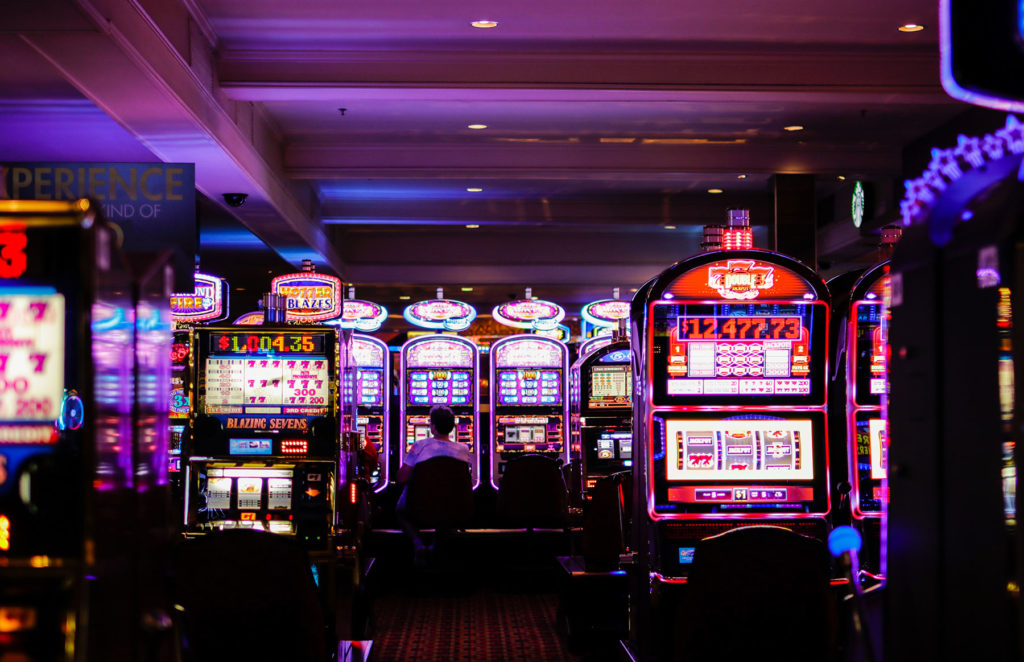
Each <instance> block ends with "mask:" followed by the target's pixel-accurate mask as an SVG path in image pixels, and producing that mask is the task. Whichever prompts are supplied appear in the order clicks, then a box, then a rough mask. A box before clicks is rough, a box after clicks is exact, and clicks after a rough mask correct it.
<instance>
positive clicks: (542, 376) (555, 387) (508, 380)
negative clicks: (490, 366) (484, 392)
mask: <svg viewBox="0 0 1024 662" xmlns="http://www.w3.org/2000/svg"><path fill="white" fill-rule="evenodd" d="M495 379H496V380H497V383H496V384H495V385H494V387H495V393H496V394H497V396H498V404H500V405H560V404H562V371H561V370H537V369H529V368H516V369H504V370H498V372H497V374H496V375H495Z"/></svg>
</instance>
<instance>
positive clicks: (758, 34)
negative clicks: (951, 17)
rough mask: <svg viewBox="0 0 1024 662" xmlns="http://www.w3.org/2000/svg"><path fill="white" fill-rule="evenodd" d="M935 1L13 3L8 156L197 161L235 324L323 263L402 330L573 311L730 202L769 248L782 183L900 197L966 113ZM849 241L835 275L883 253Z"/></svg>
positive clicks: (632, 281)
mask: <svg viewBox="0 0 1024 662" xmlns="http://www.w3.org/2000/svg"><path fill="white" fill-rule="evenodd" d="M10 1H11V0H9V2H10ZM5 4H6V3H5ZM936 4H937V3H935V2H932V1H928V0H865V1H861V2H857V3H853V2H822V1H814V2H812V1H809V0H776V1H774V2H767V1H759V0H719V1H718V2H715V3H709V2H704V1H701V0H648V1H646V2H643V3H636V2H627V1H626V0H596V1H591V2H587V3H584V2H580V1H578V0H566V1H563V2H541V1H540V0H516V1H512V0H488V2H481V1H479V0H471V1H469V2H466V1H465V0H459V1H455V0H437V1H435V2H432V3H423V2H418V1H413V0H392V1H390V2H387V3H369V4H365V5H363V4H361V3H350V2H338V1H337V0H303V1H302V2H296V1H295V0H290V1H287V2H286V1H284V0H249V1H248V2H244V3H239V2H236V1H234V0H13V5H14V6H13V9H11V10H6V9H5V11H4V25H3V26H0V60H2V61H3V62H4V63H5V66H4V67H3V68H2V69H0V159H2V160H3V161H167V162H194V163H196V186H197V189H198V190H199V191H200V193H201V194H202V196H203V200H204V202H203V204H201V205H200V221H201V230H202V233H203V234H202V236H201V241H200V253H201V254H200V259H201V262H202V263H203V266H204V268H205V269H206V270H208V271H210V272H213V273H218V272H219V273H223V274H224V275H226V276H227V277H228V278H229V279H230V280H232V282H233V284H236V286H237V287H242V288H244V289H243V290H240V291H239V292H238V293H237V294H238V296H239V297H241V299H242V301H243V303H242V304H241V305H240V306H233V307H234V308H235V309H236V310H239V312H241V309H242V308H247V307H248V306H250V305H252V300H254V298H255V293H256V292H258V291H260V288H261V287H262V288H266V287H267V282H266V281H263V282H261V281H262V279H263V278H265V277H267V275H269V274H273V273H280V272H282V271H284V270H288V269H289V268H290V266H289V265H295V264H297V263H298V262H299V261H300V260H301V259H302V258H310V259H312V260H313V261H314V262H315V263H316V264H317V265H318V268H320V269H321V270H327V271H333V272H337V273H339V274H340V275H342V277H343V278H344V279H345V280H346V281H347V282H351V283H354V284H355V285H356V287H357V296H359V297H360V298H368V299H372V300H377V301H379V302H381V303H384V304H385V305H387V306H388V307H389V308H390V309H391V310H392V311H393V312H397V311H399V310H400V308H401V306H403V305H405V303H404V301H403V300H401V299H399V297H400V296H403V295H406V296H411V297H412V298H413V300H415V299H416V298H425V297H430V296H433V295H434V292H435V288H436V287H444V288H445V291H446V294H448V295H449V296H454V297H457V298H462V299H463V300H466V301H469V302H471V303H476V304H479V305H480V307H481V308H484V309H487V308H488V307H489V306H491V305H494V304H496V303H500V302H501V301H504V300H507V299H508V298H510V297H513V296H519V295H520V294H522V292H523V288H525V287H532V289H533V293H534V294H535V295H537V296H540V297H541V298H547V299H551V300H554V301H557V302H558V303H561V304H562V305H564V306H566V307H567V308H568V309H570V311H575V310H578V309H579V306H580V305H581V304H582V303H585V302H586V301H589V300H593V299H596V298H605V297H608V296H610V295H611V292H612V288H615V287H618V288H620V290H621V292H622V294H623V296H628V292H629V290H630V289H632V288H634V287H637V286H638V285H640V284H642V283H643V282H644V281H645V280H647V278H649V277H650V276H652V275H654V274H655V273H657V272H658V271H660V270H661V269H662V268H664V267H665V266H667V265H668V264H671V263H672V262H675V261H676V260H678V259H681V258H683V257H686V256H688V255H690V254H692V253H694V252H695V251H696V250H697V244H698V243H699V241H700V228H701V227H702V226H703V225H704V224H707V223H721V222H722V221H723V220H724V218H725V210H726V209H727V208H729V207H737V206H742V207H747V208H749V209H750V210H751V216H752V221H753V223H754V225H755V229H756V233H757V238H758V241H759V242H762V245H766V246H767V245H768V242H769V231H768V224H769V222H770V221H771V217H772V214H773V197H772V181H773V175H775V174H806V175H813V176H814V177H815V180H816V183H817V186H816V191H817V197H818V198H824V197H825V196H827V195H830V194H832V193H834V192H835V191H836V190H837V187H839V186H840V184H839V183H838V182H839V179H840V178H846V179H847V180H853V179H864V180H869V181H874V182H880V183H882V184H881V185H882V186H883V187H884V186H886V185H889V184H892V183H893V182H896V181H899V180H900V178H901V175H902V168H903V164H902V151H903V149H904V147H905V146H906V145H907V144H909V143H911V142H912V141H914V140H915V139H917V138H919V137H920V136H922V135H924V134H926V133H928V132H929V131H931V130H933V129H935V128H936V127H938V126H940V125H943V124H945V123H947V122H949V121H950V120H951V119H953V118H955V117H956V116H957V115H958V114H959V113H961V112H962V111H963V110H964V106H962V105H961V104H959V103H957V102H954V101H952V100H951V99H949V98H948V97H947V96H946V95H945V94H944V92H943V91H942V89H941V87H940V85H939V80H938V52H937V51H938V48H937V37H938V35H937V25H938V20H937V6H936ZM476 19H490V20H494V21H497V22H498V25H497V27H495V28H492V29H477V28H474V27H471V26H470V22H471V21H473V20H476ZM905 23H918V24H922V25H924V26H925V29H924V30H923V31H920V32H915V33H903V32H899V31H898V30H897V29H896V28H897V27H898V26H899V25H902V24H905ZM474 124H480V125H486V128H483V129H471V128H468V127H469V125H474ZM791 125H800V126H802V127H804V128H803V129H802V130H799V131H787V130H785V127H787V126H791ZM467 189H481V190H475V191H470V190H467ZM708 189H722V191H723V192H722V193H718V194H712V193H708ZM226 192H245V193H248V195H249V199H248V201H247V202H246V204H245V206H243V207H241V208H237V209H235V208H230V207H227V206H226V205H224V204H223V202H222V199H221V195H222V194H223V193H226ZM890 211H891V210H890ZM467 226H478V227H475V228H470V227H467ZM666 226H668V229H667V228H666ZM846 243H847V245H846V246H845V247H841V248H842V249H843V250H841V251H840V249H836V248H835V247H834V246H833V247H831V248H829V250H836V251H837V252H836V254H835V255H834V256H831V258H830V255H829V254H828V253H827V252H826V251H824V249H822V248H819V257H822V258H823V259H830V260H831V261H834V262H840V263H842V264H840V265H839V266H840V267H844V266H848V265H847V263H848V262H849V261H850V260H851V259H857V257H858V256H861V255H863V256H870V254H871V250H870V248H871V247H870V244H871V239H870V238H865V237H859V236H856V235H851V237H850V239H849V240H848V241H847V242H846ZM850 244H853V247H852V248H851V246H850ZM267 246H269V247H270V248H269V249H268V248H267ZM840 252H841V253H842V256H843V257H842V258H841V259H840V258H838V257H836V256H838V255H839V254H840ZM238 256H243V257H242V258H241V259H239V257H238ZM851 256H853V257H852V258H851ZM833 266H836V265H833ZM264 267H265V268H264ZM463 287H472V288H473V289H472V291H463V290H462V288H463ZM246 297H248V299H246Z"/></svg>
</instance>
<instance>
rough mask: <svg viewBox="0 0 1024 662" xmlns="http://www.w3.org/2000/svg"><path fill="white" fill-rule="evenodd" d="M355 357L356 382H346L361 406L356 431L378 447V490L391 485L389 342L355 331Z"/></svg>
mask: <svg viewBox="0 0 1024 662" xmlns="http://www.w3.org/2000/svg"><path fill="white" fill-rule="evenodd" d="M352 360H353V362H354V363H355V366H356V375H355V383H354V385H352V386H351V387H350V386H348V384H346V388H353V389H354V393H353V394H351V398H352V399H354V400H355V404H356V406H357V408H358V411H357V414H356V431H357V432H358V434H359V438H360V442H361V444H372V445H373V446H374V448H375V450H376V451H377V458H378V466H377V469H376V470H375V471H373V472H372V473H371V475H370V483H371V484H372V486H373V489H374V491H375V492H380V491H381V490H383V489H384V488H386V487H387V486H388V475H389V471H388V466H389V463H388V457H389V455H390V448H391V439H390V437H391V435H390V431H391V424H390V420H389V419H390V401H391V398H390V395H391V356H390V354H389V352H388V346H387V345H386V344H384V343H383V342H381V341H380V340H377V339H376V338H374V337H373V336H367V335H363V334H358V333H357V334H353V335H352ZM348 400H349V399H348V398H346V401H348Z"/></svg>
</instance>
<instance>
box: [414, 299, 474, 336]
mask: <svg viewBox="0 0 1024 662" xmlns="http://www.w3.org/2000/svg"><path fill="white" fill-rule="evenodd" d="M403 316H404V317H405V319H406V321H407V322H409V324H414V325H416V326H419V327H422V328H424V329H443V330H445V331H465V330H466V329H468V328H469V325H470V324H472V323H473V320H475V319H476V309H475V308H473V306H471V305H469V304H468V303H463V302H462V301H456V300H454V299H428V300H427V301H420V302H418V303H414V304H412V305H411V306H406V308H405V312H404V313H403Z"/></svg>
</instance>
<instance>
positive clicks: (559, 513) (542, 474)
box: [497, 454, 569, 529]
mask: <svg viewBox="0 0 1024 662" xmlns="http://www.w3.org/2000/svg"><path fill="white" fill-rule="evenodd" d="M497 515H498V517H499V519H501V520H502V521H503V522H504V523H505V524H508V525H511V526H518V527H523V528H528V529H544V528H552V529H561V528H565V527H566V526H567V525H568V521H569V491H568V489H566V486H565V479H564V478H563V476H562V467H561V461H560V460H556V459H554V458H550V457H547V456H544V455H534V454H530V455H523V456H520V457H516V458H513V459H511V460H509V462H508V464H506V465H505V473H504V474H503V475H502V477H501V485H499V486H498V503H497Z"/></svg>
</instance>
